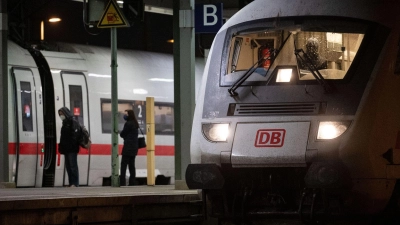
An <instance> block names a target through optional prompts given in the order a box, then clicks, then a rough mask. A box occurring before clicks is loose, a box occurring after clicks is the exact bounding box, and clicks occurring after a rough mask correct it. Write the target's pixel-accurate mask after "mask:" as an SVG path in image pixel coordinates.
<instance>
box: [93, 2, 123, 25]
mask: <svg viewBox="0 0 400 225" xmlns="http://www.w3.org/2000/svg"><path fill="white" fill-rule="evenodd" d="M97 27H98V28H111V27H129V23H128V21H127V20H126V19H125V17H124V14H123V13H122V12H121V11H120V9H119V7H118V4H117V3H115V1H114V0H110V1H109V2H108V4H107V7H106V8H105V11H104V14H103V16H102V17H101V19H100V21H99V23H98V24H97Z"/></svg>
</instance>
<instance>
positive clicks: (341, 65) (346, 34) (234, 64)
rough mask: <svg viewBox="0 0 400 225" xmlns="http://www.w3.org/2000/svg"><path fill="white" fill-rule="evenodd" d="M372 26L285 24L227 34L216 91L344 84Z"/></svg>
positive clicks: (255, 25)
mask: <svg viewBox="0 0 400 225" xmlns="http://www.w3.org/2000/svg"><path fill="white" fill-rule="evenodd" d="M369 27H370V24H368V23H366V22H365V21H349V20H344V19H338V18H332V19H328V18H325V17H323V18H308V19H304V18H302V19H301V20H300V19H299V18H286V19H282V18H281V19H280V20H277V19H274V20H267V21H266V20H263V21H258V22H254V21H253V22H252V23H244V24H239V25H237V26H234V27H232V28H230V29H228V30H227V34H226V39H225V40H226V41H225V45H224V53H225V55H226V56H227V57H226V58H225V59H223V60H225V62H224V61H223V62H222V65H223V66H222V68H221V79H220V86H232V85H236V84H237V83H240V85H241V86H257V85H258V86H261V85H304V84H318V83H320V84H321V82H322V83H323V82H324V81H325V80H329V82H330V83H331V82H333V83H347V82H349V80H350V79H351V76H352V75H351V74H352V73H351V71H352V70H351V68H352V65H353V64H354V62H355V61H357V58H358V57H357V56H358V55H360V54H361V52H363V42H364V40H366V38H365V36H366V35H367V34H368V32H367V31H368V28H369Z"/></svg>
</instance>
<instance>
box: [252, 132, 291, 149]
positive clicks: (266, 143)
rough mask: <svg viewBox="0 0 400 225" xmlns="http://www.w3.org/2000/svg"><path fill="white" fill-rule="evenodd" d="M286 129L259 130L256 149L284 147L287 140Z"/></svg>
mask: <svg viewBox="0 0 400 225" xmlns="http://www.w3.org/2000/svg"><path fill="white" fill-rule="evenodd" d="M285 133H286V130H284V129H263V130H258V131H257V135H256V141H255V143H254V146H255V147H282V146H283V141H284V139H285Z"/></svg>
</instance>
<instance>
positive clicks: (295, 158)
mask: <svg viewBox="0 0 400 225" xmlns="http://www.w3.org/2000/svg"><path fill="white" fill-rule="evenodd" d="M399 11H400V2H399V1H364V0H337V1H331V0H307V1H300V0H256V1H253V2H251V3H250V4H248V5H247V6H246V7H244V8H243V9H242V10H240V11H239V12H237V13H236V14H235V15H234V16H233V17H231V18H230V19H229V20H228V21H227V22H226V23H225V24H224V26H223V27H222V28H221V29H220V30H219V32H218V33H217V35H216V37H215V39H214V42H213V45H212V47H211V49H210V54H209V56H208V60H207V63H206V67H205V71H204V76H203V80H202V86H201V89H200V91H199V96H198V97H197V104H196V109H195V115H194V121H193V127H192V137H191V164H190V165H189V166H188V169H187V170H186V182H187V183H188V186H189V188H191V189H202V190H203V191H202V193H203V197H204V200H205V201H204V202H205V204H206V203H207V205H206V206H207V207H208V211H207V212H208V214H209V215H210V216H214V217H217V218H236V219H238V220H241V221H244V220H246V219H248V218H250V217H252V216H253V218H256V217H260V216H285V217H286V216H299V217H300V218H303V219H304V220H305V221H309V220H310V221H311V220H318V219H316V218H317V216H319V215H321V216H324V215H325V216H329V215H330V216H340V215H343V216H346V215H354V214H372V215H376V214H379V213H381V212H393V215H397V216H398V215H400V214H399V212H400V201H399V196H400V182H399V179H400V100H399V96H400V48H399V40H400V23H399V21H400V17H399V15H400V14H399ZM397 219H398V220H397V221H398V222H400V220H399V218H397ZM314 222H315V221H314ZM377 224H383V223H379V222H378V223H377ZM393 224H394V223H393Z"/></svg>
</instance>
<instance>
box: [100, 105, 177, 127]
mask: <svg viewBox="0 0 400 225" xmlns="http://www.w3.org/2000/svg"><path fill="white" fill-rule="evenodd" d="M129 109H131V110H133V111H134V112H135V115H136V119H137V120H138V123H139V126H140V128H141V129H142V131H143V132H144V133H145V132H146V129H145V128H146V102H145V101H135V100H118V129H119V131H122V129H123V127H124V124H125V120H124V118H123V115H124V112H125V110H129ZM111 115H112V114H111V100H110V99H101V124H102V132H103V133H111V119H112V118H111ZM154 117H155V118H154V119H155V133H156V134H157V135H173V134H174V130H175V129H174V107H173V104H172V103H160V102H155V103H154Z"/></svg>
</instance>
